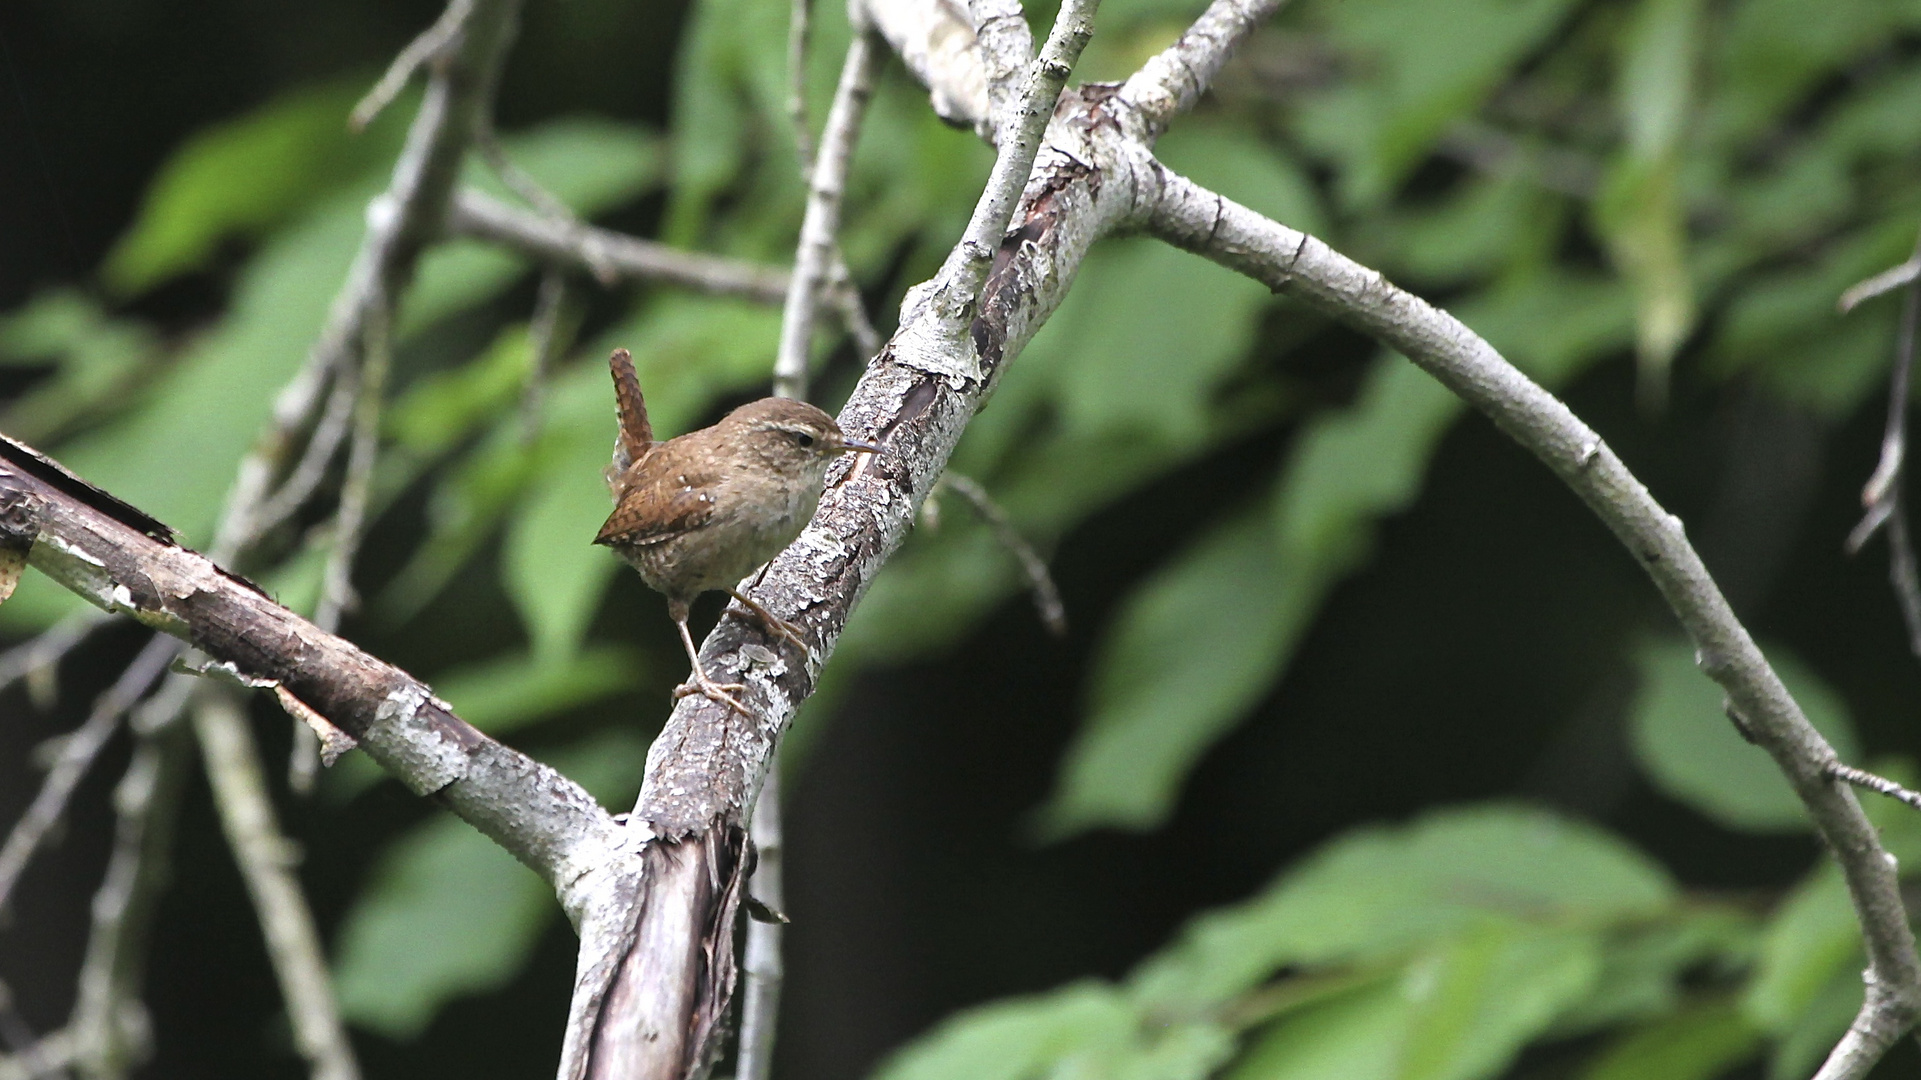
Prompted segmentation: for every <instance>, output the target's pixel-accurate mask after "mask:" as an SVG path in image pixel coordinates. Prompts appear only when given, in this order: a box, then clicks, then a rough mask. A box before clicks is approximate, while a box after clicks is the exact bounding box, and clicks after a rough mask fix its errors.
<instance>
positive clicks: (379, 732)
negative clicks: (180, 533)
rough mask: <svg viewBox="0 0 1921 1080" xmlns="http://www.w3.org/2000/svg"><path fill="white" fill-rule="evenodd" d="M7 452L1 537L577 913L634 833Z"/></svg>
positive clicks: (347, 649) (356, 653) (349, 652)
mask: <svg viewBox="0 0 1921 1080" xmlns="http://www.w3.org/2000/svg"><path fill="white" fill-rule="evenodd" d="M6 449H7V454H6V456H0V544H12V545H15V546H22V545H31V548H30V550H29V556H28V558H29V562H30V564H31V565H33V566H34V567H36V568H38V569H39V570H41V571H42V572H44V573H45V574H47V575H48V576H49V577H51V578H53V579H54V580H55V581H57V582H59V583H60V584H61V585H64V586H65V587H67V588H68V589H71V590H73V591H74V592H77V593H79V594H80V595H81V596H82V597H84V598H85V599H87V600H89V601H91V602H92V603H94V604H96V605H98V606H100V607H102V608H104V609H106V610H108V611H111V612H115V613H119V614H126V615H131V616H132V617H134V618H135V619H138V620H139V621H140V622H142V623H144V624H146V625H147V626H150V627H152V628H153V629H156V630H161V631H164V632H166V633H169V634H172V635H174V636H175V637H178V638H181V639H183V640H186V641H189V642H191V643H192V644H193V645H195V646H197V647H198V648H200V649H201V650H202V651H204V652H206V653H207V654H208V655H209V656H211V657H213V658H214V659H215V660H216V661H217V662H219V663H220V664H222V665H223V666H225V667H227V668H229V669H231V670H232V671H233V672H234V673H235V674H236V676H237V677H240V678H243V679H246V680H255V681H259V682H263V683H268V684H277V685H279V686H281V687H284V688H285V689H286V690H287V692H289V693H291V694H292V695H293V696H294V697H295V698H297V699H299V700H300V701H301V702H304V703H305V704H307V705H308V706H310V707H311V708H313V709H314V710H316V711H317V712H319V713H320V714H321V715H323V716H325V717H326V718H327V719H328V720H330V721H332V722H333V723H334V724H335V725H336V726H338V727H340V728H341V729H342V730H344V731H346V732H347V733H348V734H349V735H352V736H353V737H354V738H355V739H356V740H358V741H359V743H360V745H361V747H362V748H363V749H365V750H366V751H367V752H368V753H369V754H370V755H371V756H372V757H373V758H374V759H375V760H376V761H378V762H380V763H381V765H382V766H384V767H385V768H386V769H387V771H389V772H391V773H393V774H394V775H395V776H396V777H398V778H399V779H400V780H401V781H402V782H403V783H405V784H406V785H407V786H408V787H409V788H410V789H412V790H413V791H414V792H415V793H416V794H419V795H432V796H434V797H435V798H436V799H438V800H439V801H440V802H441V803H442V804H444V805H446V806H447V807H448V808H449V809H451V810H453V811H454V812H455V813H457V814H459V815H460V816H461V817H463V818H465V819H466V820H467V821H469V822H471V823H472V824H473V825H474V826H475V827H476V828H478V829H480V830H481V831H482V832H484V833H486V834H487V835H488V836H490V837H492V838H493V839H494V840H495V841H496V842H498V843H499V844H500V845H501V846H502V847H505V848H506V849H507V850H508V851H510V852H512V853H513V854H514V856H515V857H516V858H518V859H520V860H521V861H522V862H524V863H526V864H527V865H528V866H529V867H531V868H532V869H533V870H534V871H535V872H536V873H538V874H540V875H541V876H542V877H543V878H545V879H547V881H548V882H549V883H551V884H552V885H553V886H554V887H555V889H556V890H557V891H558V892H559V893H560V895H561V898H562V900H563V902H564V903H567V904H568V906H569V909H570V911H571V910H575V909H576V908H577V907H578V903H577V901H578V900H579V899H580V897H579V895H578V890H579V889H580V887H581V882H582V880H583V878H584V877H585V876H586V875H588V874H590V872H594V871H596V870H598V869H600V868H602V867H604V866H605V865H606V864H608V863H609V862H610V861H611V860H613V859H614V857H615V856H616V855H617V854H618V852H619V851H620V850H621V849H622V848H623V845H624V844H625V839H624V837H625V836H626V835H627V833H628V832H630V831H631V830H624V829H622V828H621V827H620V826H618V825H616V824H615V823H614V822H613V819H612V818H611V817H609V816H608V815H607V814H606V812H605V811H603V810H602V809H601V808H600V807H599V805H597V804H596V803H595V802H594V801H593V799H592V798H591V797H590V796H588V795H587V793H586V792H585V791H582V790H581V789H580V788H579V787H578V786H577V785H575V784H574V783H573V782H571V781H569V780H568V779H567V778H565V777H563V776H561V775H560V774H559V773H556V772H554V771H553V770H552V769H550V768H548V767H546V766H544V765H541V764H540V763H538V762H536V761H533V760H532V759H530V758H528V757H526V756H525V755H523V754H521V753H519V752H518V751H515V750H512V749H509V748H508V747H505V746H502V745H501V744H499V743H497V742H495V741H493V740H492V739H489V738H487V737H486V736H485V735H482V734H481V733H480V732H478V731H476V730H474V729H473V728H472V727H470V726H469V725H467V724H466V723H465V722H464V721H462V720H461V719H460V718H459V717H457V716H455V715H454V714H453V713H452V712H451V711H450V710H449V709H448V708H447V706H446V705H445V703H443V702H441V701H439V700H437V699H436V698H434V696H433V693H432V692H431V691H430V690H429V689H428V688H427V686H426V685H425V684H423V683H421V682H420V681H419V680H417V679H415V678H413V677H412V676H411V675H408V674H407V673H406V672H404V671H401V670H400V669H398V668H395V667H393V666H391V665H388V664H385V663H382V662H381V661H379V660H376V659H375V658H373V657H371V656H369V655H367V654H366V653H364V652H362V651H361V650H360V649H359V648H358V647H356V646H354V645H353V644H352V643H350V642H347V641H344V640H342V639H341V638H338V637H335V636H333V635H332V634H328V633H325V632H323V631H322V630H320V629H319V628H318V627H316V626H314V625H313V624H312V623H310V622H308V621H307V620H305V619H303V618H301V617H300V616H298V615H296V614H294V613H293V612H291V611H288V610H287V609H286V608H283V607H281V606H279V605H278V604H275V603H274V602H273V601H271V600H269V599H268V598H267V597H266V596H265V595H264V594H262V593H261V592H260V591H259V590H258V589H256V588H254V587H253V586H252V585H251V584H249V583H248V582H246V581H244V580H242V579H240V578H237V577H235V576H233V575H232V574H230V573H228V572H227V571H225V570H223V569H221V568H220V567H218V566H216V565H215V564H214V563H213V562H212V561H211V560H209V559H208V558H207V557H206V556H203V555H200V554H198V553H196V552H193V551H190V550H188V549H186V548H183V547H178V546H176V545H174V544H172V543H170V542H167V541H165V540H160V539H156V538H155V537H153V536H149V535H147V534H146V533H144V532H142V531H140V530H139V529H137V528H134V527H133V526H131V525H129V524H127V523H125V522H124V521H121V520H119V519H118V518H117V517H115V516H114V515H112V514H111V513H108V512H104V511H103V510H101V509H100V508H98V507H97V506H96V505H94V504H93V503H92V502H91V501H89V500H86V499H85V498H84V497H83V496H78V495H76V494H74V493H73V492H72V491H70V490H64V489H62V488H61V487H59V486H56V485H55V484H53V483H50V482H48V481H47V480H45V479H43V478H42V477H41V476H39V475H36V470H34V469H33V468H30V467H28V466H25V465H23V464H22V463H21V462H20V461H19V460H17V457H16V456H14V455H13V452H12V450H11V448H6Z"/></svg>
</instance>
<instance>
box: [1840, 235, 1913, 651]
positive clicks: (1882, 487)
mask: <svg viewBox="0 0 1921 1080" xmlns="http://www.w3.org/2000/svg"><path fill="white" fill-rule="evenodd" d="M1915 265H1921V241H1917V242H1916V247H1915V257H1914V258H1912V259H1910V260H1908V261H1907V262H1906V263H1903V264H1901V265H1900V266H1897V267H1895V268H1894V269H1893V270H1889V271H1886V272H1884V273H1880V274H1877V275H1875V276H1874V277H1872V278H1869V279H1868V280H1867V281H1864V282H1862V283H1861V284H1859V285H1856V286H1855V287H1854V288H1852V289H1849V290H1848V291H1847V292H1846V293H1843V294H1842V296H1841V310H1842V311H1844V312H1845V311H1848V310H1850V309H1851V308H1853V307H1854V305H1855V304H1858V303H1860V302H1861V301H1862V300H1865V299H1867V298H1869V297H1871V296H1876V295H1879V294H1880V293H1881V292H1886V291H1889V290H1892V289H1895V288H1903V287H1904V286H1905V288H1903V292H1902V298H1901V327H1900V330H1899V331H1897V337H1896V338H1895V342H1894V366H1893V368H1892V370H1890V372H1889V373H1888V422H1887V425H1886V427H1885V429H1884V431H1883V434H1882V436H1881V459H1880V461H1879V462H1878V463H1876V465H1875V467H1874V472H1873V474H1871V475H1870V476H1869V477H1868V482H1867V483H1866V484H1865V485H1863V486H1862V488H1861V504H1862V505H1863V506H1864V507H1865V508H1866V510H1867V513H1866V514H1864V515H1863V516H1862V518H1861V523H1860V524H1859V525H1856V526H1855V527H1854V531H1852V532H1850V533H1849V534H1848V542H1847V549H1848V553H1849V554H1850V555H1852V554H1856V553H1858V552H1859V551H1860V550H1861V548H1862V547H1863V546H1865V545H1866V544H1867V542H1868V541H1869V540H1870V539H1872V538H1873V536H1874V534H1875V533H1877V532H1880V531H1883V530H1885V531H1886V532H1887V534H1888V578H1889V582H1890V584H1892V585H1893V586H1894V598H1895V601H1896V602H1897V603H1898V604H1899V605H1900V607H1901V620H1902V622H1903V623H1904V624H1906V626H1907V630H1908V651H1909V652H1912V653H1913V654H1914V655H1916V656H1921V572H1918V571H1917V570H1916V566H1915V556H1914V540H1913V538H1912V537H1911V536H1910V535H1909V533H1908V509H1907V499H1906V497H1905V494H1904V492H1903V491H1902V488H1903V487H1905V486H1906V485H1905V483H1904V481H1905V480H1906V478H1907V458H1908V408H1909V401H1908V395H1909V387H1910V383H1911V380H1912V376H1913V372H1914V349H1915V336H1916V334H1917V333H1921V325H1917V324H1918V323H1921V278H1917V277H1916V275H1914V274H1911V273H1906V272H1905V271H1906V270H1907V268H1908V267H1910V266H1915Z"/></svg>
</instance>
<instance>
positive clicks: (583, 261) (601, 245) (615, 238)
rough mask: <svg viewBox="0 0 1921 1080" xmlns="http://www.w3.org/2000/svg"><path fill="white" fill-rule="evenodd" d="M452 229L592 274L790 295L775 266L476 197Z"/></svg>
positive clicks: (771, 296)
mask: <svg viewBox="0 0 1921 1080" xmlns="http://www.w3.org/2000/svg"><path fill="white" fill-rule="evenodd" d="M447 231H448V232H450V233H452V234H454V235H455V236H470V237H473V238H475V239H478V240H487V241H491V242H493V243H496V244H500V245H502V246H505V247H510V248H514V249H516V250H519V251H522V252H525V253H527V254H528V255H531V256H533V257H534V258H536V259H540V260H542V261H544V262H549V263H552V264H554V265H557V266H565V267H570V268H574V269H579V270H585V271H587V272H588V273H590V274H592V273H596V272H597V268H598V267H601V266H605V267H607V268H609V269H611V270H612V271H613V272H614V273H616V274H617V275H619V276H620V277H623V278H626V279H628V280H631V281H662V282H667V283H669V284H673V285H682V286H685V287H687V288H690V289H697V290H699V291H701V292H708V293H717V294H720V295H723V296H744V297H746V298H748V299H750V300H759V301H761V302H762V303H769V304H777V303H780V301H781V300H782V298H783V297H785V296H786V294H787V272H786V271H785V270H782V269H779V268H777V267H772V266H761V265H758V264H755V263H748V262H742V261H740V260H738V259H728V258H723V257H721V256H718V255H703V254H701V253H699V252H694V251H681V250H679V249H678V248H673V247H669V246H667V245H666V244H660V243H656V242H654V241H652V240H642V239H641V238H640V237H637V236H628V235H626V234H625V233H618V232H614V231H612V230H610V229H600V228H595V227H594V226H592V225H583V224H580V223H578V222H573V221H561V220H557V219H553V218H546V217H542V216H541V215H539V214H536V213H534V212H532V211H529V210H521V209H519V208H517V207H513V206H509V205H507V204H506V203H503V202H501V201H500V200H498V199H494V198H490V197H489V196H486V195H483V194H481V193H480V192H477V191H462V192H460V193H459V194H458V195H456V196H455V197H454V200H453V205H452V206H451V207H450V208H449V210H448V214H447Z"/></svg>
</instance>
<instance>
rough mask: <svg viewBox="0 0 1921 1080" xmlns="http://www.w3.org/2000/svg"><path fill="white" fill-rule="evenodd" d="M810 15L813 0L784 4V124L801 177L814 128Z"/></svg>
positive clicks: (808, 165)
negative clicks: (809, 108) (810, 101)
mask: <svg viewBox="0 0 1921 1080" xmlns="http://www.w3.org/2000/svg"><path fill="white" fill-rule="evenodd" d="M858 3H859V0H854V4H855V5H857V4H858ZM850 10H852V7H851V6H850ZM813 16H814V0H790V2H789V4H788V7H787V125H788V127H789V128H790V129H792V131H793V133H794V154H795V156H796V157H798V158H799V159H800V175H801V178H802V179H803V180H805V179H806V178H807V176H808V175H809V174H810V173H812V172H813V171H814V128H813V122H812V121H811V120H809V119H808V117H807V39H808V37H809V36H810V32H811V27H812V24H813ZM854 32H855V33H859V32H860V31H859V30H858V29H856V30H855V31H854Z"/></svg>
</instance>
